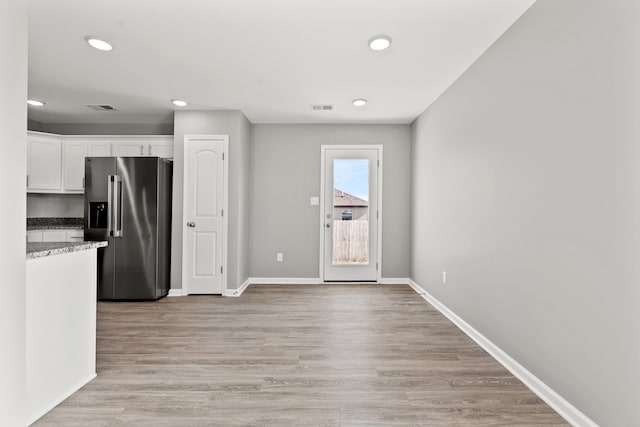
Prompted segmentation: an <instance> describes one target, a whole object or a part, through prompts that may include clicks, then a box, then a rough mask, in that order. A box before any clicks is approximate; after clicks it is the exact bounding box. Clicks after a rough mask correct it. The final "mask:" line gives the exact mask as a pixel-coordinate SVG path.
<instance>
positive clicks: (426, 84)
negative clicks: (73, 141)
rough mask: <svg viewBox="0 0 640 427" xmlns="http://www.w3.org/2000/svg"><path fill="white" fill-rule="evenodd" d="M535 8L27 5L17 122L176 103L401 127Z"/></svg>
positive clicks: (363, 3) (349, 3)
mask: <svg viewBox="0 0 640 427" xmlns="http://www.w3.org/2000/svg"><path fill="white" fill-rule="evenodd" d="M534 1H535V0H389V1H385V0H269V1H265V0H180V1H172V0H135V1H132V0H109V1H99V0H56V1H51V0H31V1H30V6H29V7H30V12H29V97H30V98H35V99H40V100H44V101H45V102H46V105H45V106H44V107H40V108H36V107H31V106H30V107H29V118H31V119H34V120H37V121H41V122H45V123H170V122H172V120H173V111H174V110H175V109H176V108H177V107H174V106H173V105H172V104H171V102H170V101H171V100H172V99H174V98H178V99H184V100H186V101H188V102H189V105H188V106H187V107H185V108H186V109H194V110H208V109H238V110H242V111H243V112H244V113H245V115H246V116H247V117H248V118H249V120H250V121H251V122H253V123H410V122H412V121H413V119H415V117H417V116H418V115H419V114H420V113H421V112H422V111H424V109H425V108H427V107H428V106H429V105H430V104H431V103H432V102H433V101H435V99H436V98H437V97H438V96H439V95H440V94H441V93H442V92H444V90H446V88H448V87H449V86H450V85H451V84H452V83H453V82H454V81H455V79H456V78H458V77H459V76H460V75H461V74H462V73H463V72H464V71H465V70H466V69H467V68H468V67H469V66H470V65H471V64H472V63H473V62H474V61H475V60H476V59H477V58H478V57H479V56H480V55H481V54H482V53H483V52H484V51H485V50H486V49H487V48H488V47H489V46H490V45H491V44H492V43H493V42H494V41H495V40H496V39H497V38H498V37H500V36H501V35H502V34H503V33H504V32H505V30H506V29H507V28H508V27H509V26H511V24H513V23H514V21H515V20H516V19H518V18H519V17H520V16H521V15H522V14H523V13H524V12H525V11H526V10H527V9H528V8H529V7H530V6H531V5H532V4H533V3H534ZM378 34H388V35H389V36H391V37H392V39H393V43H392V44H391V47H390V48H389V49H387V50H386V51H381V52H375V51H372V50H371V49H369V47H368V44H367V42H368V40H369V39H370V38H371V37H373V36H374V35H378ZM88 35H93V36H97V37H99V38H102V39H104V40H107V41H108V42H110V43H111V44H112V45H113V46H114V49H113V50H112V51H110V52H102V51H98V50H95V49H93V48H92V47H90V46H89V45H88V44H87V43H86V42H85V40H84V38H85V36H88ZM355 98H366V99H367V100H368V101H369V103H368V104H367V105H366V106H365V107H362V108H357V107H354V106H353V105H352V104H351V101H352V100H353V99H355ZM85 104H111V105H113V106H115V107H116V109H118V111H112V112H97V111H93V110H91V109H89V108H87V107H85ZM311 104H331V105H333V106H334V109H333V110H332V111H312V109H311Z"/></svg>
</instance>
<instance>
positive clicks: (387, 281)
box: [378, 277, 411, 285]
mask: <svg viewBox="0 0 640 427" xmlns="http://www.w3.org/2000/svg"><path fill="white" fill-rule="evenodd" d="M410 280H411V279H409V278H407V277H399V278H395V279H394V278H387V277H383V278H381V279H380V280H378V283H379V284H381V285H408V284H409V281H410Z"/></svg>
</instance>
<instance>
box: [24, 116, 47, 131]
mask: <svg viewBox="0 0 640 427" xmlns="http://www.w3.org/2000/svg"><path fill="white" fill-rule="evenodd" d="M43 129H44V124H42V123H40V122H38V121H35V120H32V119H27V130H35V131H38V132H44V131H43Z"/></svg>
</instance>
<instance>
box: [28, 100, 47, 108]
mask: <svg viewBox="0 0 640 427" xmlns="http://www.w3.org/2000/svg"><path fill="white" fill-rule="evenodd" d="M27 104H29V105H33V106H34V107H42V106H43V105H44V102H42V101H38V100H37V99H27Z"/></svg>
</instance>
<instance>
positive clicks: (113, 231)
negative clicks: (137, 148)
mask: <svg viewBox="0 0 640 427" xmlns="http://www.w3.org/2000/svg"><path fill="white" fill-rule="evenodd" d="M172 175H173V165H172V163H171V161H169V160H166V159H161V158H158V157H88V158H87V159H86V160H85V182H86V184H85V208H84V239H85V240H106V241H108V242H109V245H108V246H107V247H106V248H101V249H98V299H101V300H152V299H158V298H162V297H163V296H166V295H167V293H168V292H169V278H170V264H171V263H170V257H171V192H172Z"/></svg>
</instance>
